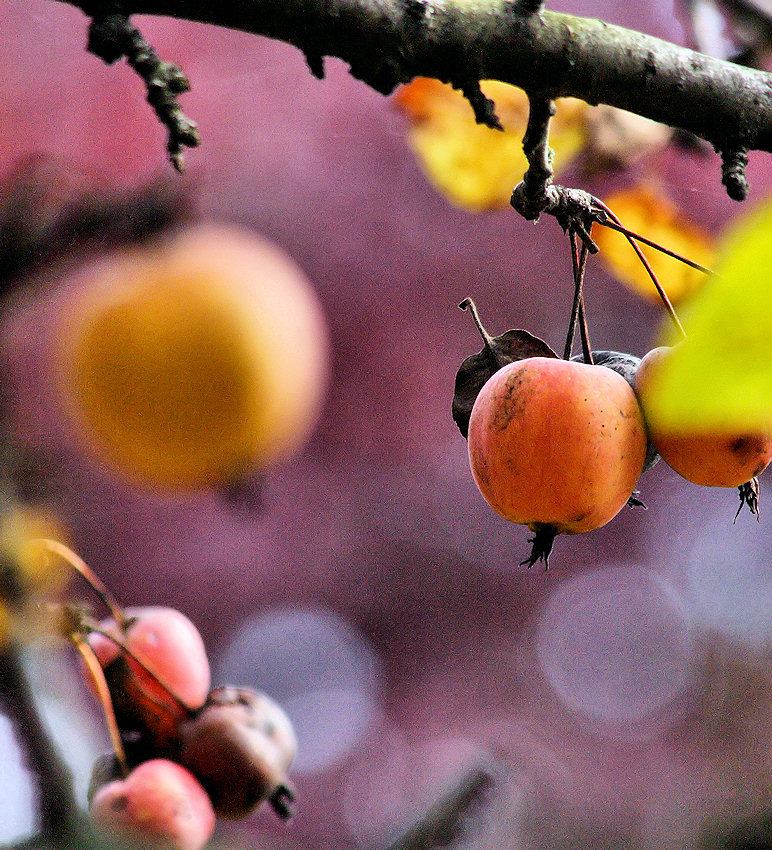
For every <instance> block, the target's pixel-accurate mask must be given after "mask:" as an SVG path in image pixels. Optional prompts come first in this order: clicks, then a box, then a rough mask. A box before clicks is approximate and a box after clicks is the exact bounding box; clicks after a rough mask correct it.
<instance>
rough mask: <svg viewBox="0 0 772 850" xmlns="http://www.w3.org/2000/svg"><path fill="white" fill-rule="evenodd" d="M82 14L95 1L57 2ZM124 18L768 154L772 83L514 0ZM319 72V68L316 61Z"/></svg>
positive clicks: (197, 10) (326, 0)
mask: <svg viewBox="0 0 772 850" xmlns="http://www.w3.org/2000/svg"><path fill="white" fill-rule="evenodd" d="M64 2H72V3H73V4H74V5H77V6H79V7H80V8H81V9H83V10H84V11H85V12H86V13H87V14H88V15H90V16H92V17H93V16H97V17H98V16H99V15H100V13H102V12H103V11H104V8H103V2H102V0H64ZM126 10H127V11H128V12H130V13H137V14H139V13H142V14H150V15H166V16H172V17H178V18H186V19H190V20H194V21H202V22H206V23H212V24H218V25H220V26H225V27H230V28H233V29H239V30H244V31H247V32H252V33H256V34H258V35H264V36H269V37H271V38H277V39H281V40H282V41H286V42H289V43H290V44H294V45H297V46H298V47H299V48H300V49H302V50H303V51H304V52H305V53H306V54H307V55H312V56H314V57H320V56H336V57H339V58H341V59H343V60H345V61H346V62H348V63H349V64H350V66H351V71H352V73H353V75H354V76H355V77H357V78H359V79H362V80H364V81H365V82H367V83H368V84H369V85H371V86H373V87H374V88H376V89H377V90H378V91H381V92H384V93H388V92H390V91H392V90H393V88H394V87H395V86H396V85H398V84H399V83H403V82H407V81H409V80H410V79H412V78H413V77H414V76H419V75H422V76H429V77H436V78H438V79H441V80H445V81H449V82H452V83H457V84H459V85H466V84H467V83H468V81H469V80H479V79H497V80H502V81H504V82H509V83H513V84H515V85H518V86H520V87H522V88H524V89H525V90H526V91H528V92H529V93H530V94H533V95H535V96H539V97H543V98H547V99H554V98H556V97H564V96H569V95H570V96H574V97H578V98H581V99H582V100H585V101H587V102H588V103H592V104H595V103H608V104H612V105H613V106H617V107H620V108H622V109H627V110H630V111H631V112H636V113H638V114H639V115H644V116H646V117H647V118H651V119H653V120H655V121H660V122H662V123H665V124H669V125H671V126H674V127H680V128H681V129H683V130H686V131H688V132H690V133H693V134H695V135H697V136H699V137H701V138H703V139H706V140H707V141H709V142H710V143H711V144H712V145H713V146H714V147H715V148H717V149H718V150H721V151H735V150H739V149H741V148H747V149H749V150H755V149H759V150H765V151H772V75H770V74H767V73H764V72H761V71H756V70H753V69H748V68H744V67H741V66H737V65H733V64H731V63H728V62H724V61H721V60H718V59H713V58H711V57H708V56H705V55H702V54H699V53H695V52H694V51H691V50H687V49H685V48H681V47H677V46H675V45H673V44H669V43H668V42H665V41H662V40H660V39H657V38H653V37H651V36H647V35H642V34H641V33H636V32H633V31H630V30H626V29H623V28H621V27H617V26H613V25H611V24H607V23H604V22H602V21H597V20H590V19H583V18H577V17H573V16H570V15H565V14H559V13H556V12H550V11H540V12H538V13H537V14H534V15H523V14H522V13H521V11H520V4H519V3H517V2H512V0H478V2H460V0H446V2H438V0H220V2H218V3H212V2H211V0H133V2H131V3H129V4H127V9H126ZM317 69H318V62H317Z"/></svg>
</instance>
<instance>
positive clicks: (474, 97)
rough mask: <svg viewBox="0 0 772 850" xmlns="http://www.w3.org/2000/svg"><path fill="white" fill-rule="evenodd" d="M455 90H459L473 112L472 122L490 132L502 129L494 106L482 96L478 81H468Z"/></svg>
mask: <svg viewBox="0 0 772 850" xmlns="http://www.w3.org/2000/svg"><path fill="white" fill-rule="evenodd" d="M456 88H460V89H461V93H462V94H463V95H464V97H465V98H466V99H467V100H468V101H469V104H470V106H471V107H472V110H473V111H474V120H475V121H476V122H477V123H478V124H482V125H483V126H485V127H490V128H491V130H503V129H504V127H503V126H502V125H501V121H499V118H498V115H496V104H495V103H494V102H493V101H492V100H491V99H490V98H489V97H486V96H485V95H484V94H483V92H482V89H481V88H480V81H479V80H469V81H468V82H465V83H462V84H461V85H460V86H456Z"/></svg>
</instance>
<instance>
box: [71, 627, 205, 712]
mask: <svg viewBox="0 0 772 850" xmlns="http://www.w3.org/2000/svg"><path fill="white" fill-rule="evenodd" d="M83 627H84V628H85V629H86V630H87V631H88V632H89V633H91V634H95V635H101V636H102V637H103V638H107V640H110V641H112V642H113V643H114V644H115V645H116V646H118V647H119V648H120V649H121V651H122V652H124V653H125V654H126V655H128V657H129V658H130V659H131V660H132V661H133V662H134V663H135V664H137V665H138V666H139V667H140V668H141V670H142V671H143V672H144V673H147V675H148V676H149V677H150V678H151V679H152V680H153V681H154V682H155V683H156V684H157V685H158V686H159V687H160V688H162V689H163V690H164V691H165V692H166V693H167V694H168V695H169V696H170V697H171V698H172V700H174V702H176V703H177V705H179V706H180V707H181V708H182V709H183V711H185V712H186V713H187V714H191V713H192V712H193V709H192V708H191V707H190V706H189V705H188V704H187V703H186V702H184V700H182V699H181V698H180V697H178V696H177V694H175V693H174V691H173V690H172V689H171V688H170V687H169V685H167V684H166V682H164V681H163V680H162V679H161V678H160V677H159V676H158V674H157V673H156V672H154V671H153V670H151V669H150V668H149V667H148V666H147V664H145V662H144V661H143V660H142V659H141V658H139V656H138V655H137V654H136V653H135V652H133V651H132V650H131V649H129V647H128V646H127V645H126V642H125V641H124V640H122V639H121V638H119V637H117V636H116V635H112V634H110V632H107V631H105V630H104V629H102V628H100V627H99V626H98V625H96V623H91V622H89V621H88V620H84V622H83ZM145 694H146V696H147V697H148V699H150V700H151V701H152V702H155V704H156V705H159V706H160V705H161V704H160V703H159V702H158V701H157V700H155V699H153V697H152V696H151V695H150V694H147V692H145Z"/></svg>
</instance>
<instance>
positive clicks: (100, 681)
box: [70, 632, 129, 777]
mask: <svg viewBox="0 0 772 850" xmlns="http://www.w3.org/2000/svg"><path fill="white" fill-rule="evenodd" d="M70 640H71V641H72V642H73V644H74V645H75V649H76V650H77V651H78V652H79V653H80V655H81V658H82V659H83V661H84V662H85V664H86V667H88V671H89V673H90V674H91V679H92V681H93V682H94V687H96V689H97V695H98V697H99V703H100V705H101V706H102V711H103V713H104V716H105V722H106V723H107V731H108V732H109V733H110V742H111V743H112V746H113V752H114V753H115V757H116V758H117V759H118V764H119V766H120V768H121V772H122V773H123V775H124V777H125V776H128V775H129V763H128V761H127V759H126V751H125V750H124V749H123V741H122V740H121V731H120V729H119V727H118V721H117V719H116V717H115V709H114V708H113V699H112V696H111V695H110V688H109V687H108V684H107V679H106V678H105V673H104V670H103V669H102V665H101V664H100V663H99V659H98V658H97V656H96V653H95V652H94V650H93V649H92V647H91V644H90V643H89V642H88V641H87V640H84V638H83V635H82V634H80V633H79V632H72V633H71V634H70Z"/></svg>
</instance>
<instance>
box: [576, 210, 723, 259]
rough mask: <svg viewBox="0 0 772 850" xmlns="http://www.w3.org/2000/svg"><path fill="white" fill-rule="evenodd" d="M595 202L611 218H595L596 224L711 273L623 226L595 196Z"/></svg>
mask: <svg viewBox="0 0 772 850" xmlns="http://www.w3.org/2000/svg"><path fill="white" fill-rule="evenodd" d="M593 200H594V202H595V203H597V204H598V205H599V206H600V207H601V208H602V209H603V211H604V212H605V213H606V215H608V216H609V217H610V218H611V221H608V220H605V221H604V220H603V219H596V221H597V222H598V224H600V225H602V226H603V227H608V228H609V230H616V232H617V233H621V234H622V235H623V236H626V237H627V238H628V239H635V241H636V242H643V244H644V245H648V246H649V247H650V248H654V250H655V251H659V252H660V253H661V254H667V256H668V257H672V258H673V259H674V260H678V262H679V263H683V264H684V265H686V266H691V268H693V269H696V270H697V271H698V272H702V273H703V274H713V271H712V270H711V269H709V268H707V267H706V266H702V265H700V264H699V263H696V262H695V261H694V260H690V259H689V258H688V257H684V256H682V255H681V254H677V253H676V252H675V251H671V250H670V248H665V247H664V245H660V244H659V243H658V242H655V241H654V240H653V239H649V238H648V237H646V236H642V235H641V234H640V233H636V232H635V231H634V230H630V229H629V228H627V227H625V226H624V225H623V224H622V222H621V221H620V220H619V219H618V218H617V217H616V216H615V215H614V213H612V212H611V210H610V209H609V208H608V207H607V206H606V205H605V204H604V203H603V202H602V201H600V200H598V199H597V198H594V199H593Z"/></svg>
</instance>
